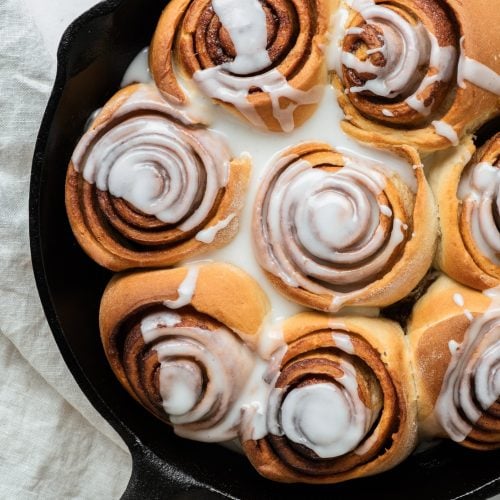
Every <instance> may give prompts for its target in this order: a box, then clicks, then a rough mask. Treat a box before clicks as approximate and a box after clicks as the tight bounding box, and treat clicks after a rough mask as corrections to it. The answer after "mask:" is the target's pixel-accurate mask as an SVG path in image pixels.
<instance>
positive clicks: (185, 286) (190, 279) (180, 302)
mask: <svg viewBox="0 0 500 500" xmlns="http://www.w3.org/2000/svg"><path fill="white" fill-rule="evenodd" d="M198 273H199V269H198V268H197V267H191V268H189V269H188V272H187V274H186V277H185V278H184V280H183V281H182V283H181V284H180V285H179V288H178V290H177V292H178V294H179V296H178V297H177V299H175V300H166V301H165V306H166V307H168V308H170V309H180V308H181V307H184V306H187V305H189V304H190V303H191V300H192V299H193V295H194V292H195V290H196V283H197V280H198Z"/></svg>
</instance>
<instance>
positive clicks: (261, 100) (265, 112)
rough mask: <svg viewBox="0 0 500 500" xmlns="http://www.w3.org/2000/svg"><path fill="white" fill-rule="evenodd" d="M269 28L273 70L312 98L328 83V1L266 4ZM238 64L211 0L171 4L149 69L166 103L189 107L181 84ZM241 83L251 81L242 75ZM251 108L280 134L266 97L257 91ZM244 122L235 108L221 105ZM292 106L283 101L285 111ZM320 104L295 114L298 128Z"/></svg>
mask: <svg viewBox="0 0 500 500" xmlns="http://www.w3.org/2000/svg"><path fill="white" fill-rule="evenodd" d="M263 7H264V11H265V14H266V21H267V26H268V33H269V35H268V47H267V49H268V53H269V56H270V59H271V67H270V68H265V69H264V70H262V71H261V72H259V74H263V73H266V72H267V71H269V70H270V69H271V68H272V69H277V70H278V71H279V72H280V73H282V74H283V75H284V77H285V78H286V80H287V81H288V83H289V85H290V86H291V87H292V88H293V89H295V90H299V91H303V92H308V91H311V90H312V89H314V87H316V86H317V85H323V84H325V83H326V79H327V75H326V67H325V56H324V52H323V47H324V46H325V45H326V43H327V37H328V23H329V13H330V9H329V6H328V2H327V1H326V0H307V1H298V0H292V1H290V2H282V1H281V0H266V2H264V3H263ZM232 58H234V47H233V45H232V42H231V40H230V37H229V36H228V34H227V31H226V30H225V29H224V28H223V27H222V26H221V24H220V21H219V20H218V18H217V16H216V15H215V13H214V12H213V10H212V8H211V2H210V0H174V1H171V2H170V3H169V4H168V5H167V7H166V8H165V10H164V11H163V14H162V16H161V18H160V21H159V23H158V26H157V28H156V31H155V34H154V36H153V40H152V43H151V49H150V66H151V72H152V74H153V76H154V79H155V82H156V84H157V86H158V88H159V89H160V91H161V92H162V93H163V94H164V95H165V97H166V98H167V99H169V98H170V99H174V100H175V101H177V102H181V103H184V104H185V103H187V102H188V100H189V97H188V96H187V95H186V93H185V90H184V89H183V88H182V86H181V84H180V83H179V79H184V80H187V81H188V82H189V83H188V85H190V84H191V83H190V82H191V79H192V77H193V75H194V73H195V72H196V71H198V70H203V69H208V68H213V67H216V66H218V65H220V64H222V63H225V62H228V61H231V60H232ZM243 78H251V76H250V77H246V76H245V75H243ZM248 102H249V103H250V104H251V106H252V107H253V109H254V110H255V111H256V112H257V114H258V115H259V116H260V118H261V119H262V120H263V122H264V124H265V126H266V128H267V129H268V130H272V131H278V132H279V131H282V125H281V124H280V122H279V121H278V119H277V118H276V116H275V114H274V112H273V103H272V101H271V98H270V96H269V94H268V93H266V92H262V91H261V90H258V89H257V88H256V87H255V88H254V89H253V90H252V91H251V93H250V95H249V96H248ZM219 103H220V104H223V105H224V106H226V107H228V109H230V110H231V111H232V112H234V113H236V114H237V115H239V116H241V117H243V118H245V117H244V116H243V115H242V114H241V112H240V111H238V110H237V109H236V107H234V106H233V105H232V104H229V103H226V102H222V101H220V102H219ZM291 103H292V101H291V100H289V99H288V98H286V97H282V98H281V99H280V105H281V107H282V108H285V107H286V106H287V105H288V104H291ZM316 107H317V103H312V104H310V103H304V104H300V103H299V105H298V107H297V108H296V109H295V111H294V112H293V122H294V124H295V126H300V125H301V124H302V123H304V121H306V120H307V119H308V118H309V117H310V116H311V115H312V114H313V112H314V111H315V109H316Z"/></svg>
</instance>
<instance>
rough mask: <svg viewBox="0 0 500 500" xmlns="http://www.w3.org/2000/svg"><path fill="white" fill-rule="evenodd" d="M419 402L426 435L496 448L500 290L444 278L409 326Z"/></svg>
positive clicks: (499, 424)
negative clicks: (484, 289) (480, 289)
mask: <svg viewBox="0 0 500 500" xmlns="http://www.w3.org/2000/svg"><path fill="white" fill-rule="evenodd" d="M408 334H409V340H410V344H411V349H412V356H413V365H414V367H415V381H416V387H417V393H418V404H419V425H420V429H421V432H422V434H423V435H424V436H425V437H427V438H429V437H448V438H450V439H452V440H454V441H456V442H458V443H459V444H461V445H463V446H466V447H469V448H474V449H481V450H487V449H495V448H498V447H500V381H499V377H498V373H499V371H498V370H499V367H500V293H499V290H498V289H492V290H490V291H489V292H486V293H480V292H477V291H474V290H472V289H470V288H466V287H464V286H462V285H459V284H458V283H455V282H454V281H452V280H451V279H449V278H447V277H445V276H443V277H441V278H440V279H439V280H438V281H437V282H436V283H434V284H433V285H432V286H431V288H429V290H428V292H427V293H426V295H425V296H424V297H423V298H422V299H421V300H420V301H419V302H418V303H417V304H416V306H415V309H414V311H413V315H412V318H411V321H410V323H409V325H408Z"/></svg>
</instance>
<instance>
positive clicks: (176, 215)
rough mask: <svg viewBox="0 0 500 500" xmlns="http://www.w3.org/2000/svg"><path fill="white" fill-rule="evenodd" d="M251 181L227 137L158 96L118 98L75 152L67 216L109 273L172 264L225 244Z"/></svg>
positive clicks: (150, 91)
mask: <svg viewBox="0 0 500 500" xmlns="http://www.w3.org/2000/svg"><path fill="white" fill-rule="evenodd" d="M249 173H250V161H249V159H248V158H247V157H241V158H237V159H235V158H232V155H231V153H230V151H229V149H228V147H227V145H226V144H225V143H224V142H223V140H222V139H221V137H220V136H218V135H215V134H213V133H212V132H210V131H209V130H207V129H205V128H203V127H200V126H199V125H197V124H195V123H193V122H192V121H191V119H190V118H189V117H188V116H187V115H186V114H183V113H181V112H179V111H178V110H176V109H175V108H173V107H172V106H170V105H169V104H167V103H166V102H164V101H163V100H162V98H161V96H160V95H159V94H158V92H157V91H156V90H155V89H154V87H150V86H147V85H133V86H130V87H126V88H125V89H123V90H121V91H120V92H118V93H117V94H116V95H115V96H114V97H113V98H112V99H111V100H110V101H109V102H108V103H107V104H106V105H105V106H104V108H103V110H102V111H101V112H100V113H99V114H98V116H97V118H96V119H95V120H94V122H93V123H92V125H91V127H90V129H89V130H88V131H87V132H86V133H85V134H84V136H83V137H82V139H81V140H80V142H79V144H78V146H77V147H76V149H75V151H74V153H73V156H72V160H71V162H70V164H69V168H68V172H67V178H66V208H67V213H68V217H69V221H70V223H71V227H72V229H73V232H74V234H75V237H76V238H77V240H78V242H79V243H80V245H81V246H82V248H83V249H84V250H85V251H86V252H87V254H88V255H89V256H90V257H91V258H93V259H94V260H95V261H96V262H98V263H99V264H101V265H102V266H105V267H107V268H109V269H112V270H121V269H126V268H131V267H152V266H165V265H172V264H175V263H177V262H179V261H180V260H182V259H184V258H186V257H190V256H193V255H197V254H200V253H203V252H204V251H206V250H207V249H209V248H211V247H217V246H221V245H224V244H225V243H227V242H228V241H229V240H230V239H231V238H232V237H233V236H234V235H235V233H236V231H237V228H238V219H239V212H240V210H241V207H242V204H243V201H244V195H245V189H246V185H247V182H248V177H249Z"/></svg>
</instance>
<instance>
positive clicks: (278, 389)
mask: <svg viewBox="0 0 500 500" xmlns="http://www.w3.org/2000/svg"><path fill="white" fill-rule="evenodd" d="M283 335H284V340H285V342H286V345H287V350H286V352H285V354H284V356H283V358H282V361H281V365H280V368H279V374H278V376H277V378H276V380H275V383H274V388H273V389H272V391H271V393H270V397H269V405H268V408H267V431H268V433H267V435H265V436H246V435H245V432H244V431H243V448H244V450H245V452H246V454H247V456H248V458H249V459H250V461H251V462H252V464H253V465H254V466H255V467H256V468H257V470H258V471H259V472H260V473H261V474H262V475H263V476H265V477H267V478H269V479H273V480H277V481H283V482H308V483H335V482H339V481H343V480H346V479H351V478H355V477H359V476H362V475H369V474H375V473H377V472H381V471H383V470H386V469H388V468H390V467H392V466H394V465H396V464H397V463H398V462H400V461H401V460H403V459H404V458H405V457H406V456H407V455H408V454H409V453H410V452H411V450H412V449H413V447H414V445H415V441H416V426H415V407H414V405H413V404H412V398H413V385H412V384H413V383H412V380H411V374H410V370H409V365H408V359H407V352H406V350H405V345H404V340H403V332H402V331H401V330H400V328H399V327H398V326H397V325H396V324H395V323H392V322H390V321H387V320H380V319H367V318H353V317H344V318H343V317H338V318H329V317H327V316H322V315H319V314H313V313H304V314H302V315H299V316H295V317H292V318H290V319H289V320H287V321H286V322H285V324H284V326H283Z"/></svg>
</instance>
